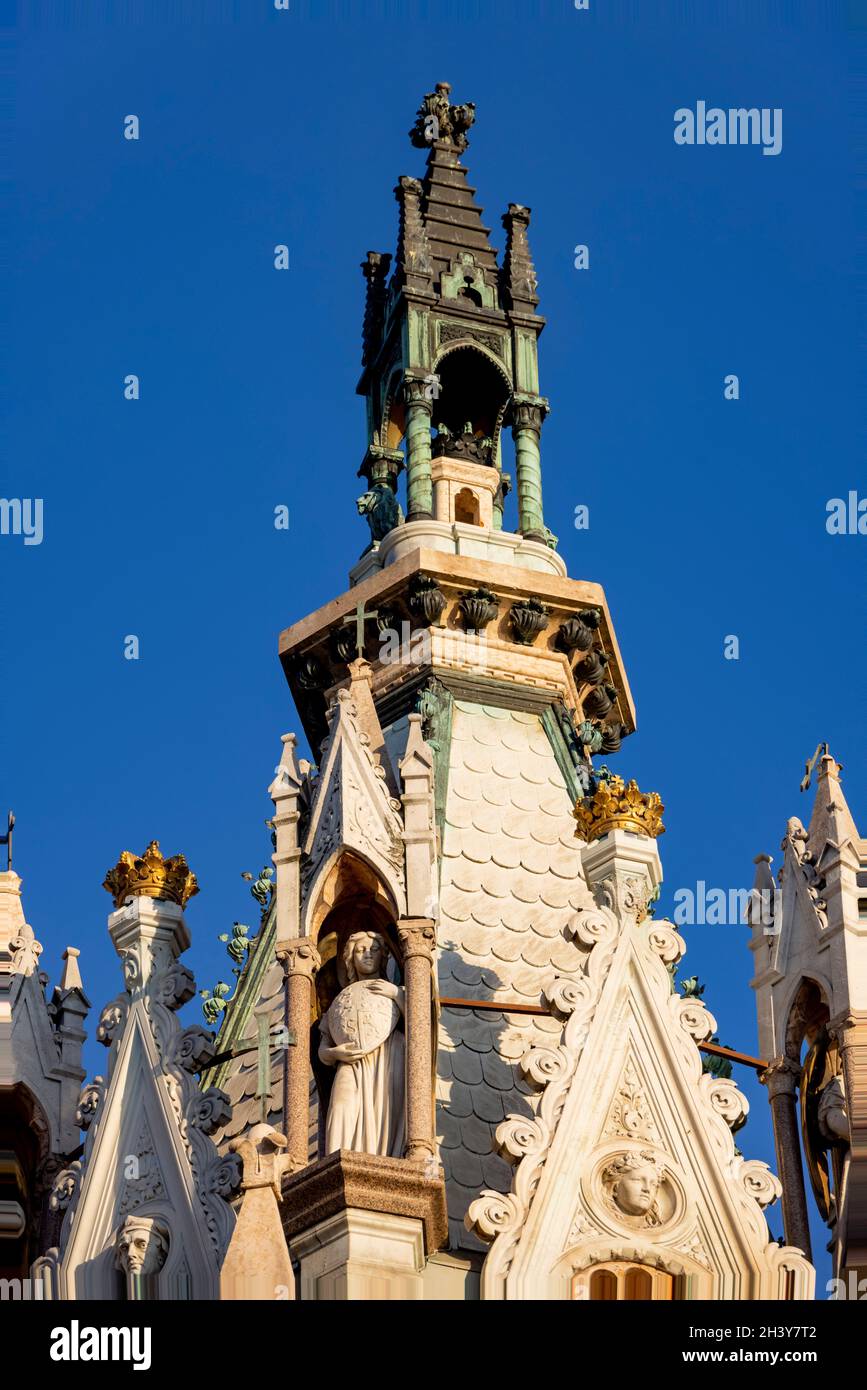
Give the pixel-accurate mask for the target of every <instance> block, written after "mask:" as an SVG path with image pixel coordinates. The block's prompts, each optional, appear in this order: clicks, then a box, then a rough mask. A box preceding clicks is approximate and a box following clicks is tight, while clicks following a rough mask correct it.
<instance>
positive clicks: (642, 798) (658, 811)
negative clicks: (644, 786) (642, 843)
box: [573, 777, 665, 842]
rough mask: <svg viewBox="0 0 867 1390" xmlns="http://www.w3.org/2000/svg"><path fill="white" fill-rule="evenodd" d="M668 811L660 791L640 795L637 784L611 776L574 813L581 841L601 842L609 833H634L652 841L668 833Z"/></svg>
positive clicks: (578, 805) (576, 807)
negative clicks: (665, 821)
mask: <svg viewBox="0 0 867 1390" xmlns="http://www.w3.org/2000/svg"><path fill="white" fill-rule="evenodd" d="M664 810H665V807H664V806H663V804H662V802H661V800H660V798H659V793H658V792H640V791H639V790H638V784H637V783H636V782H629V783H624V781H623V778H622V777H609V778H608V779H607V780H605V781H600V782H598V783H597V786H596V790H595V792H594V793H593V795H592V797H587V798H585V800H584V801H579V802H578V803H577V804H576V806H575V810H574V812H573V815H574V816H575V819H576V821H577V822H578V829H577V831H576V834H577V835H579V836H580V838H581V839H582V840H587V841H588V842H589V841H590V840H598V839H601V837H602V836H603V835H606V834H607V833H608V831H609V830H631V831H632V833H633V835H647V836H648V837H649V838H650V839H656V837H657V836H659V835H663V834H664V833H665V826H664V825H663V823H662V813H663V811H664Z"/></svg>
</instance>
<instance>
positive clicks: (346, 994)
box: [319, 980, 405, 1158]
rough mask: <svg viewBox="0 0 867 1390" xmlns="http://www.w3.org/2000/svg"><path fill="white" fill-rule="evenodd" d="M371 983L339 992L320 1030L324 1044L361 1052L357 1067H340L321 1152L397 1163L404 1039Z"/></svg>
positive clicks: (397, 1013) (394, 1009) (396, 1014)
mask: <svg viewBox="0 0 867 1390" xmlns="http://www.w3.org/2000/svg"><path fill="white" fill-rule="evenodd" d="M371 983H373V981H364V980H357V981H356V982H355V983H354V984H351V985H347V987H346V988H345V989H343V990H341V992H340V994H338V996H337V998H336V999H335V1000H334V1002H333V1004H332V1005H331V1007H330V1008H329V1009H328V1011H327V1012H326V1013H325V1015H324V1016H323V1018H322V1020H321V1022H320V1024H319V1027H320V1031H321V1033H322V1036H323V1039H324V1041H325V1043H326V1044H328V1045H333V1044H336V1043H349V1044H350V1045H351V1046H352V1047H356V1048H361V1049H363V1055H362V1056H361V1057H359V1058H358V1059H357V1060H356V1061H352V1062H338V1064H337V1074H336V1076H335V1078H334V1085H333V1087H332V1089H331V1100H330V1101H329V1105H328V1116H327V1118H326V1122H325V1150H326V1153H334V1151H335V1150H336V1149H352V1150H353V1151H354V1152H355V1153H368V1154H382V1155H384V1156H386V1157H392V1158H401V1157H402V1156H403V1150H404V1110H405V1089H404V1070H405V1068H404V1052H405V1039H404V1034H403V1031H402V1029H400V1028H399V1027H398V1025H399V1023H400V1021H401V1018H402V1013H401V1010H400V1008H399V1007H398V1005H397V1004H396V1003H395V1002H394V1000H393V999H388V998H386V997H385V996H383V995H380V994H375V993H373V992H372V991H371V990H370V989H369V988H368V985H369V984H371Z"/></svg>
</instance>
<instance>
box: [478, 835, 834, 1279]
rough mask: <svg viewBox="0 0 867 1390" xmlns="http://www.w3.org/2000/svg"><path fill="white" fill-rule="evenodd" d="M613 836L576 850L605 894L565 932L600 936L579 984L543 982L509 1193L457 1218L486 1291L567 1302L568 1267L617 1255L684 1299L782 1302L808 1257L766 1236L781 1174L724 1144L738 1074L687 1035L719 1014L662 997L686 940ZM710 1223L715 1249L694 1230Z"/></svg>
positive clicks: (525, 1065) (506, 1149)
mask: <svg viewBox="0 0 867 1390" xmlns="http://www.w3.org/2000/svg"><path fill="white" fill-rule="evenodd" d="M610 839H611V844H610V845H609V846H608V847H607V848H606V845H605V843H604V842H595V843H594V844H593V845H591V846H588V847H587V850H586V851H584V852H582V857H584V855H586V856H587V858H588V860H589V863H590V866H591V867H590V869H588V878H589V879H590V881H591V887H594V886H595V887H598V886H599V884H600V883H601V884H602V885H603V887H604V889H605V890H606V891H603V892H600V893H599V896H598V898H597V907H596V908H595V909H594V911H593V912H588V913H579V914H578V917H577V919H576V922H575V926H574V929H573V933H572V935H573V939H574V940H575V941H576V944H580V945H582V946H585V944H586V942H587V940H588V939H594V940H595V942H596V944H594V945H592V946H590V947H589V949H586V954H585V956H584V963H583V966H582V971H581V974H580V976H579V987H577V988H571V987H569V986H567V985H566V984H561V982H560V981H558V980H556V979H554V980H553V981H552V982H551V985H550V987H549V988H548V989H547V990H546V997H547V998H548V1000H549V1002H550V1003H551V1005H552V1007H553V1008H555V1009H556V1012H557V1014H558V1015H560V1016H561V1017H565V1019H566V1021H565V1026H563V1028H562V1035H561V1038H560V1042H559V1044H554V1043H553V1042H552V1043H551V1044H550V1045H546V1046H545V1047H544V1048H535V1049H531V1050H530V1051H529V1052H528V1054H527V1056H526V1057H525V1058H524V1059H523V1060H522V1063H521V1065H522V1069H523V1071H524V1074H525V1075H526V1076H527V1077H528V1078H529V1079H532V1080H533V1081H534V1082H535V1083H536V1084H538V1085H540V1086H542V1087H543V1094H542V1097H541V1100H540V1102H539V1104H538V1107H537V1109H536V1114H535V1117H534V1119H533V1120H532V1121H529V1122H528V1121H527V1120H526V1119H524V1120H519V1119H518V1117H515V1116H513V1117H510V1119H509V1120H507V1121H506V1122H505V1123H504V1124H502V1125H500V1127H499V1129H498V1131H497V1139H498V1142H499V1145H500V1152H501V1153H502V1154H503V1156H504V1157H506V1158H507V1159H509V1160H510V1161H511V1162H512V1163H513V1164H515V1171H514V1176H513V1180H512V1188H511V1191H510V1192H508V1193H506V1194H501V1193H495V1192H490V1191H489V1192H483V1193H482V1194H481V1196H480V1197H478V1198H477V1199H476V1200H475V1201H474V1202H472V1203H471V1205H470V1209H469V1213H468V1218H467V1221H468V1224H469V1225H471V1226H472V1229H473V1230H474V1231H475V1233H476V1234H477V1235H478V1236H479V1237H480V1238H482V1239H484V1240H487V1241H489V1242H491V1248H490V1251H489V1254H488V1256H487V1259H486V1261H485V1264H484V1267H483V1271H482V1296H483V1297H484V1298H488V1299H489V1298H493V1299H516V1298H517V1299H536V1298H538V1299H549V1298H569V1297H571V1296H572V1292H571V1290H572V1279H573V1276H574V1273H575V1272H576V1271H578V1270H581V1269H587V1268H590V1267H592V1265H593V1264H594V1263H599V1262H602V1261H608V1260H615V1261H616V1260H628V1261H636V1262H638V1263H642V1264H646V1265H648V1266H649V1267H650V1268H658V1269H660V1270H665V1271H667V1272H669V1273H671V1274H672V1275H680V1274H683V1275H689V1276H691V1277H690V1279H689V1281H688V1287H689V1289H690V1293H689V1296H690V1297H714V1298H733V1297H739V1298H780V1297H783V1296H785V1291H786V1288H787V1284H786V1278H787V1276H788V1275H789V1274H791V1275H793V1276H794V1290H795V1293H794V1296H795V1297H808V1296H809V1295H810V1293H811V1290H812V1279H813V1271H812V1269H811V1267H810V1266H809V1265H808V1264H807V1262H806V1261H805V1260H804V1258H803V1256H802V1255H801V1254H800V1252H798V1251H794V1250H788V1249H786V1250H780V1248H779V1247H778V1246H776V1245H774V1244H773V1243H771V1242H770V1240H769V1233H768V1228H767V1224H766V1222H765V1219H764V1216H763V1214H762V1212H763V1208H764V1207H765V1206H766V1205H767V1204H768V1203H769V1202H770V1201H773V1200H774V1199H775V1197H776V1196H777V1195H778V1194H779V1190H780V1187H779V1183H778V1182H777V1179H776V1178H775V1177H774V1176H773V1174H772V1173H771V1172H770V1171H769V1169H768V1168H767V1165H765V1164H763V1163H760V1162H757V1161H755V1160H747V1159H744V1158H741V1157H739V1156H738V1155H737V1154H736V1152H735V1147H734V1140H733V1137H732V1131H733V1129H736V1128H737V1127H738V1125H739V1124H742V1123H743V1119H744V1117H745V1115H746V1111H747V1105H746V1101H745V1099H744V1098H743V1097H742V1096H741V1095H740V1093H739V1092H738V1090H737V1087H736V1086H735V1084H734V1082H731V1081H727V1080H720V1079H718V1078H715V1077H713V1076H710V1075H705V1074H704V1072H703V1069H702V1059H701V1054H700V1052H699V1051H698V1048H697V1046H696V1044H697V1043H698V1042H700V1041H704V1040H705V1039H707V1038H708V1037H710V1036H711V1035H712V1034H713V1033H714V1032H715V1031H716V1023H715V1020H714V1019H713V1016H712V1015H711V1014H710V1013H709V1011H708V1010H707V1009H706V1008H705V1007H704V1005H703V1004H702V1003H701V1002H700V1001H698V1000H695V999H684V998H683V997H682V996H680V995H678V994H674V993H672V989H671V977H670V973H669V969H668V966H669V965H670V964H671V963H672V962H673V961H675V960H677V959H679V958H680V956H681V955H682V954H683V949H684V947H683V942H682V939H681V938H680V937H679V936H678V934H677V933H676V932H675V931H674V930H673V929H672V927H671V924H670V923H665V922H654V921H653V920H652V919H649V918H645V919H644V920H640V919H641V912H640V910H639V911H636V904H638V903H640V900H641V897H642V894H641V892H640V891H638V889H637V888H636V885H634V884H631V883H630V882H629V881H628V880H629V879H630V878H631V877H633V876H634V875H635V873H636V870H637V869H640V868H642V866H643V868H644V870H646V872H647V874H648V887H649V888H651V887H652V886H654V879H655V878H656V877H657V875H658V871H659V866H658V859H655V858H654V856H655V853H656V852H655V847H654V850H653V854H650V852H649V851H648V850H647V848H646V846H645V845H644V844H642V843H641V842H642V840H643V837H640V836H635V837H628V836H624V835H623V834H620V833H619V832H612V835H611V836H610ZM633 840H635V841H637V842H638V844H637V847H636V848H635V850H634V851H633V845H632V841H633ZM633 854H634V858H630V856H633ZM606 855H608V859H606ZM615 860H616V863H613V861H615ZM586 862H587V861H585V865H586ZM612 863H613V867H612ZM591 870H592V873H591ZM627 898H631V901H629V902H627ZM607 903H611V904H614V906H613V907H607V906H605V904H607ZM599 904H602V905H599ZM595 914H600V915H601V920H599V919H597V917H596V916H595ZM573 1004H574V1008H573V1009H572V1012H569V1009H570V1007H571V1006H572V1005H573ZM651 1099H652V1109H651ZM708 1227H712V1229H713V1231H714V1241H713V1245H712V1247H710V1248H708V1244H707V1241H706V1240H705V1241H702V1240H700V1239H699V1234H698V1233H699V1232H700V1231H701V1230H705V1229H707V1228H708ZM548 1252H550V1253H548Z"/></svg>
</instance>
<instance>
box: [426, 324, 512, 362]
mask: <svg viewBox="0 0 867 1390" xmlns="http://www.w3.org/2000/svg"><path fill="white" fill-rule="evenodd" d="M464 340H469V341H470V342H473V343H479V345H480V346H481V347H485V348H487V349H488V351H489V352H493V353H494V354H495V355H496V356H497V357H502V356H503V339H502V337H501V336H500V334H499V333H486V332H485V331H484V329H481V328H470V327H465V326H464V325H463V324H461V323H441V324H440V326H439V341H440V347H442V346H444V345H445V344H446V343H454V342H463V341H464Z"/></svg>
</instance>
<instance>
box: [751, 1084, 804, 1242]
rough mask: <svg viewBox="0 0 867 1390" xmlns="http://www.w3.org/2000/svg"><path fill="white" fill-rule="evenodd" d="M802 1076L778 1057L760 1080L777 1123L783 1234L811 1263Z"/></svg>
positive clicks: (775, 1135)
mask: <svg viewBox="0 0 867 1390" xmlns="http://www.w3.org/2000/svg"><path fill="white" fill-rule="evenodd" d="M800 1075H801V1068H800V1067H799V1066H798V1064H797V1062H795V1061H793V1060H792V1058H791V1057H775V1058H774V1060H773V1061H772V1062H771V1064H770V1066H769V1067H768V1068H767V1070H766V1071H763V1072H762V1073H761V1075H760V1077H759V1080H760V1081H761V1082H762V1084H763V1085H764V1086H767V1088H768V1098H769V1100H770V1103H771V1115H772V1117H773V1121H774V1146H775V1148H776V1153H777V1174H778V1176H779V1179H780V1182H781V1183H782V1185H783V1199H782V1200H783V1231H784V1233H785V1238H786V1244H787V1245H796V1246H797V1247H798V1249H799V1250H803V1252H804V1254H805V1255H806V1257H807V1259H808V1260H812V1258H813V1254H812V1249H811V1245H810V1224H809V1221H808V1219H807V1194H806V1192H805V1190H804V1169H803V1167H802V1164H801V1140H800V1136H799V1134H798V1117H797V1113H796V1109H795V1089H796V1087H797V1084H798V1080H799V1078H800Z"/></svg>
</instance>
